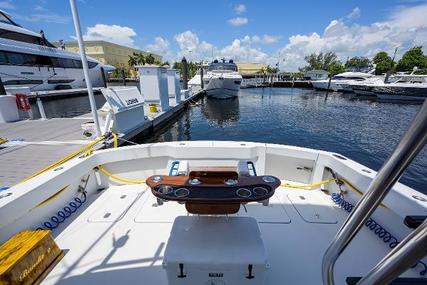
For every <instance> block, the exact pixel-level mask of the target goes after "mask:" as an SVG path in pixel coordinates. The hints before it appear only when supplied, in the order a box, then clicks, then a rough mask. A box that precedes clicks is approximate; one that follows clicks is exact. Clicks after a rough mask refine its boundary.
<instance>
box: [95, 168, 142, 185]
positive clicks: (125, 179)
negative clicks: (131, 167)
mask: <svg viewBox="0 0 427 285" xmlns="http://www.w3.org/2000/svg"><path fill="white" fill-rule="evenodd" d="M97 167H98V169H99V171H101V172H102V173H104V174H105V175H107V176H108V177H110V178H111V179H113V180H116V181H119V182H122V183H128V184H143V183H145V180H134V179H128V178H123V177H119V176H117V175H114V174H112V173H111V172H109V171H108V170H106V169H105V168H104V167H102V166H101V165H98V166H97Z"/></svg>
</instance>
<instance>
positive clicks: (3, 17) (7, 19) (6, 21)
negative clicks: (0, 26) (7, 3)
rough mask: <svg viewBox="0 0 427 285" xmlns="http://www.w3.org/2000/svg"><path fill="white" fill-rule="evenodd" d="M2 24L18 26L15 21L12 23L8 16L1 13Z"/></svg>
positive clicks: (0, 20)
mask: <svg viewBox="0 0 427 285" xmlns="http://www.w3.org/2000/svg"><path fill="white" fill-rule="evenodd" d="M0 22H1V23H4V24H9V25H13V26H18V25H17V24H16V23H15V22H14V21H12V20H11V19H10V18H9V17H8V16H7V15H6V14H4V13H2V12H0Z"/></svg>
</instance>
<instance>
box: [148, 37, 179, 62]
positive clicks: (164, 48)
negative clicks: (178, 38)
mask: <svg viewBox="0 0 427 285" xmlns="http://www.w3.org/2000/svg"><path fill="white" fill-rule="evenodd" d="M146 49H147V51H148V52H153V53H156V54H159V55H161V56H162V57H163V60H172V59H174V57H175V55H174V53H173V52H172V50H171V48H170V43H169V41H168V40H167V39H164V38H162V37H155V38H154V43H152V44H149V45H147V47H146Z"/></svg>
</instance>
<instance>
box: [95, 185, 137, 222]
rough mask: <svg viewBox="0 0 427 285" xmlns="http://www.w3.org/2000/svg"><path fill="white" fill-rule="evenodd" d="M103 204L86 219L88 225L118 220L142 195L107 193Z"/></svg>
mask: <svg viewBox="0 0 427 285" xmlns="http://www.w3.org/2000/svg"><path fill="white" fill-rule="evenodd" d="M106 194H107V195H104V197H102V199H103V201H102V202H103V203H101V206H100V207H99V208H97V209H96V210H95V211H94V212H93V213H92V215H91V216H90V217H89V218H88V222H90V223H112V222H117V221H118V220H120V219H121V218H122V217H123V216H124V215H125V214H126V212H127V211H128V209H129V208H130V207H131V206H132V205H133V203H134V202H135V201H136V200H137V199H138V196H139V195H142V193H139V194H138V193H135V192H133V193H129V192H128V193H126V192H109V193H106Z"/></svg>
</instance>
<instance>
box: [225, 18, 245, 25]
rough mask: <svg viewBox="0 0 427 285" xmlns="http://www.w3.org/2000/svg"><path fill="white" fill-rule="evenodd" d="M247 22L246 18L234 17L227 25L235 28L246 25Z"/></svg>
mask: <svg viewBox="0 0 427 285" xmlns="http://www.w3.org/2000/svg"><path fill="white" fill-rule="evenodd" d="M248 22H249V20H248V18H246V17H236V18H231V19H230V20H228V23H229V24H230V25H233V26H236V27H237V26H242V25H246V24H247V23H248Z"/></svg>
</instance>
